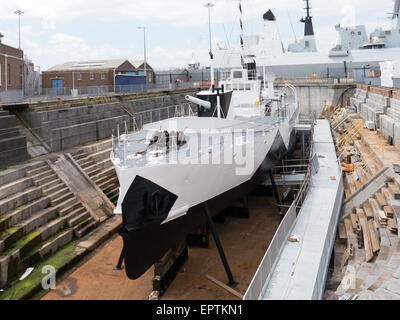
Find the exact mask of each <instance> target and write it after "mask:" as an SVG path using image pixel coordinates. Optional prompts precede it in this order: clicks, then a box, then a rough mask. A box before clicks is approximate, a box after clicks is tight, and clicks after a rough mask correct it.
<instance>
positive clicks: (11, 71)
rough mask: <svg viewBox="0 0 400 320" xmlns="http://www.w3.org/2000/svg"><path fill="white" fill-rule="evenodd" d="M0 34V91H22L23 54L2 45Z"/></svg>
mask: <svg viewBox="0 0 400 320" xmlns="http://www.w3.org/2000/svg"><path fill="white" fill-rule="evenodd" d="M3 37H4V36H3V35H2V34H0V91H9V90H22V89H23V85H22V84H23V67H24V52H23V51H22V50H21V49H17V48H13V47H11V46H8V45H6V44H4V43H2V38H3Z"/></svg>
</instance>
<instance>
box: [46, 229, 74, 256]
mask: <svg viewBox="0 0 400 320" xmlns="http://www.w3.org/2000/svg"><path fill="white" fill-rule="evenodd" d="M73 239H74V231H73V230H66V231H63V232H62V233H61V234H57V235H56V236H55V237H54V238H53V239H51V240H50V241H48V242H46V243H45V244H44V245H43V246H42V247H41V248H40V249H39V254H40V257H41V258H42V259H45V258H46V257H48V256H50V255H52V254H54V253H56V252H57V251H58V250H59V249H60V248H62V247H64V246H65V245H67V244H68V243H70V242H71V241H72V240H73Z"/></svg>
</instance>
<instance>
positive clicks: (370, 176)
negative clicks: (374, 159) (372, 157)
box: [365, 172, 372, 180]
mask: <svg viewBox="0 0 400 320" xmlns="http://www.w3.org/2000/svg"><path fill="white" fill-rule="evenodd" d="M365 177H366V178H367V180H369V179H371V178H372V174H371V173H370V172H366V173H365Z"/></svg>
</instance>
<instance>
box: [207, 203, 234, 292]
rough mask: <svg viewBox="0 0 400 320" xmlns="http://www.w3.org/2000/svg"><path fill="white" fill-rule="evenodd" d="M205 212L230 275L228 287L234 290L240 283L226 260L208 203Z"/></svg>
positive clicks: (227, 272)
mask: <svg viewBox="0 0 400 320" xmlns="http://www.w3.org/2000/svg"><path fill="white" fill-rule="evenodd" d="M204 212H205V214H206V217H207V221H208V224H209V226H210V230H211V233H212V235H213V237H214V241H215V244H216V246H217V249H218V253H219V256H220V258H221V260H222V263H223V265H224V268H225V271H226V274H227V275H228V279H229V283H228V286H230V287H232V288H234V287H236V286H237V285H238V283H237V282H235V280H234V279H233V275H232V271H231V268H230V267H229V264H228V260H227V259H226V256H225V253H224V249H223V248H222V245H221V241H220V239H219V236H218V233H217V229H216V228H215V225H214V222H213V220H212V217H211V213H210V210H209V208H208V204H207V203H205V204H204Z"/></svg>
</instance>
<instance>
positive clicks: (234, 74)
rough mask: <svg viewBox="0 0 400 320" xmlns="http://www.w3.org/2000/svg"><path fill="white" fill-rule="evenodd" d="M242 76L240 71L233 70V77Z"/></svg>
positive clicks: (240, 77)
mask: <svg viewBox="0 0 400 320" xmlns="http://www.w3.org/2000/svg"><path fill="white" fill-rule="evenodd" d="M242 77H243V74H242V71H234V72H233V79H242Z"/></svg>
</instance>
